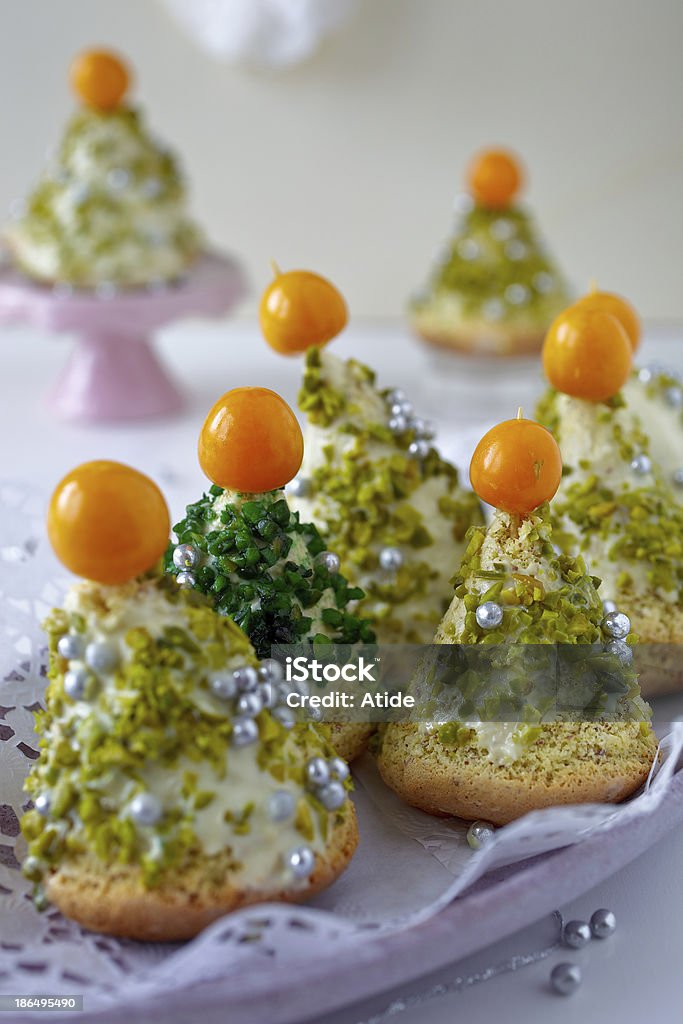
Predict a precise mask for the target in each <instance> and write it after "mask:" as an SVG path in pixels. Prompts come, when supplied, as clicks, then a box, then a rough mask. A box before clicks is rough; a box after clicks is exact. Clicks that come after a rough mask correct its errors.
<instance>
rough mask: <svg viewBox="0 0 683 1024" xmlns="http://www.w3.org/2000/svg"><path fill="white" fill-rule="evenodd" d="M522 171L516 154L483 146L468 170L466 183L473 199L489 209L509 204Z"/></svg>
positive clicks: (516, 188)
mask: <svg viewBox="0 0 683 1024" xmlns="http://www.w3.org/2000/svg"><path fill="white" fill-rule="evenodd" d="M523 181H524V171H523V170H522V165H521V164H520V162H519V160H518V159H517V157H515V156H514V154H512V153H510V152H508V151H507V150H504V149H485V150H483V151H482V152H481V153H478V154H477V155H476V156H475V157H474V159H473V160H472V162H471V163H470V165H469V167H468V169H467V184H468V187H469V190H470V194H471V195H472V198H473V199H474V200H475V202H477V203H480V204H481V205H482V206H487V207H489V208H490V209H492V210H502V209H504V208H505V207H506V206H509V205H510V203H511V202H512V200H513V199H514V198H515V196H516V195H517V194H518V193H519V191H520V189H521V187H522V184H523Z"/></svg>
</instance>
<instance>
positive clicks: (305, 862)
mask: <svg viewBox="0 0 683 1024" xmlns="http://www.w3.org/2000/svg"><path fill="white" fill-rule="evenodd" d="M286 861H287V867H288V868H289V870H290V871H291V872H292V874H293V875H294V877H295V878H308V876H309V875H310V874H312V872H313V869H314V867H315V854H314V853H313V850H311V848H310V846H297V847H296V848H295V849H294V850H290V852H289V853H288V854H287V858H286Z"/></svg>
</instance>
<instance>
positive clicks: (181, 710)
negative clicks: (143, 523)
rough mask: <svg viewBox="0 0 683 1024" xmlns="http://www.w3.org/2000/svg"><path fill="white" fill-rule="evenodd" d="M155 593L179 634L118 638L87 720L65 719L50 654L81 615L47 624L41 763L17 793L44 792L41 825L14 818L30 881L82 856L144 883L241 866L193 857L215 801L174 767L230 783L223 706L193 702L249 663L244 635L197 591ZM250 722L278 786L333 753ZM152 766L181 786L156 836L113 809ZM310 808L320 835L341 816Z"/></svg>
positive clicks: (60, 670)
mask: <svg viewBox="0 0 683 1024" xmlns="http://www.w3.org/2000/svg"><path fill="white" fill-rule="evenodd" d="M157 585H158V587H159V588H160V589H161V590H162V591H163V593H164V594H165V596H166V598H167V599H168V601H169V602H170V603H171V604H176V605H178V606H180V607H181V608H182V609H183V610H184V612H185V615H186V628H179V627H177V626H173V627H169V628H166V629H163V630H162V633H161V636H158V637H154V636H152V635H151V634H150V633H149V631H148V630H146V629H144V628H136V629H131V630H130V631H129V632H128V633H127V635H126V637H125V644H126V647H127V650H128V653H127V657H126V659H124V660H122V662H121V664H120V665H119V667H118V669H117V670H116V672H115V674H114V677H113V684H112V685H107V686H106V687H101V688H98V689H96V690H95V691H94V693H93V695H92V697H91V712H90V713H89V714H88V715H87V716H79V715H76V714H73V713H70V712H71V709H72V708H73V702H72V701H71V700H70V698H69V697H68V696H67V695H66V694H65V691H64V676H65V673H66V671H67V668H68V662H67V661H66V660H65V659H64V658H63V657H62V656H61V655H60V654H59V652H58V643H59V640H60V639H61V637H63V636H64V635H66V634H67V633H69V632H74V631H75V632H82V631H83V630H84V627H85V623H84V621H83V619H82V617H81V616H79V615H77V614H75V613H67V612H65V611H62V610H57V611H54V612H53V613H52V614H51V616H50V617H49V618H48V620H47V622H46V623H45V629H46V630H47V633H48V637H49V650H50V665H49V673H48V674H49V680H50V682H49V685H48V687H47V691H46V709H45V710H44V711H39V712H37V714H36V729H37V732H38V734H39V736H40V747H41V756H40V758H39V760H38V761H37V763H36V764H35V765H34V766H33V769H32V771H31V773H30V774H29V777H28V779H27V782H26V790H27V792H28V793H30V794H31V795H33V796H35V795H36V794H38V793H42V794H48V795H49V799H50V811H49V815H48V816H47V817H43V816H42V815H41V814H40V813H39V812H38V811H37V810H29V811H28V812H27V813H26V814H25V815H24V816H23V818H22V821H21V827H22V832H23V834H24V836H25V837H26V839H27V842H28V855H29V857H30V858H31V860H30V861H28V862H27V863H28V869H27V873H28V876H29V877H30V878H31V879H32V880H33V881H35V882H36V883H37V884H39V883H40V881H41V879H42V877H43V876H44V874H45V871H46V870H49V869H50V868H51V867H57V866H58V865H59V864H60V863H61V862H62V861H63V860H65V859H69V860H71V861H76V862H77V860H78V858H79V857H80V856H94V857H95V858H97V859H98V860H99V861H101V862H102V863H104V864H111V865H113V864H127V865H136V866H139V867H140V869H141V879H142V882H143V884H144V885H146V886H154V885H157V884H159V883H160V882H162V881H163V880H164V879H165V878H167V877H168V876H169V874H172V873H173V872H176V871H184V870H188V869H190V868H192V866H193V865H194V864H196V863H197V862H198V861H199V860H200V859H201V863H202V873H203V874H205V875H207V873H208V875H210V874H211V871H212V867H211V865H212V863H214V862H215V865H216V868H217V870H218V869H221V870H222V872H223V873H222V875H221V876H220V877H219V878H218V879H217V883H220V880H221V878H222V879H223V880H224V876H225V870H227V868H228V867H232V868H238V867H239V864H238V863H237V862H236V861H234V860H233V861H231V862H230V863H228V861H227V860H226V857H227V858H228V859H230V858H232V853H231V851H230V850H229V849H227V850H226V851H224V852H223V853H222V854H219V855H218V856H217V857H214V858H207V857H206V856H204V855H203V854H202V848H201V843H200V840H199V839H198V837H197V835H196V833H195V829H194V821H195V816H196V813H197V812H198V811H201V810H202V809H204V808H206V807H209V806H210V805H211V804H212V803H213V801H214V800H215V797H216V792H215V791H213V790H211V789H206V788H204V789H200V788H199V774H198V772H194V771H192V770H183V771H182V773H180V771H179V768H178V762H179V760H180V759H181V758H182V759H183V762H184V763H187V762H188V761H189V762H194V763H196V764H197V766H198V767H199V766H200V765H201V764H206V763H208V764H209V765H211V766H212V768H213V770H214V772H215V775H216V778H217V779H218V780H221V779H224V780H225V781H224V782H223V783H222V784H223V785H229V766H230V752H229V741H230V736H231V733H232V721H231V718H230V716H229V714H228V713H227V712H225V711H223V709H218V710H217V711H216V713H215V714H214V713H211V712H210V711H208V710H206V706H204V705H201V706H200V705H199V704H198V703H197V701H196V699H195V698H196V693H197V689H199V691H202V690H206V689H207V675H208V672H209V670H220V669H221V668H224V667H226V666H227V665H228V664H231V665H234V663H235V661H236V660H237V661H238V663H240V664H245V665H257V664H258V663H257V661H256V658H255V657H254V655H253V652H252V649H251V646H250V644H249V642H248V640H247V638H246V637H245V636H244V634H243V633H242V631H241V630H240V629H239V628H238V627H237V626H235V624H234V623H233V622H231V621H230V619H228V618H222V617H220V616H217V615H216V614H215V613H214V612H213V610H212V609H211V608H210V607H209V605H208V603H207V602H206V600H205V599H204V598H202V597H201V595H199V594H196V593H194V592H192V591H185V590H181V589H180V588H179V587H177V586H176V585H175V584H174V583H173V582H172V581H171V580H170V579H162V580H160V581H159V582H158V584H157ZM256 722H257V724H258V729H259V747H258V754H257V761H258V765H259V767H260V768H261V769H262V770H263V771H265V772H268V773H269V775H270V776H271V777H272V778H273V779H274V780H275V781H276V782H280V783H282V782H284V781H285V780H292V781H295V782H296V783H297V784H298V785H301V786H303V783H304V778H303V772H304V769H303V765H304V763H305V761H306V759H307V758H308V757H310V756H313V755H319V754H320V755H322V756H325V757H331V756H333V754H334V751H333V748H332V745H331V743H330V742H329V730H328V729H327V727H324V726H318V727H315V726H313V725H310V724H302V725H299V726H297V727H296V729H294V730H292V731H291V732H290V731H288V730H286V729H285V728H284V726H282V725H281V724H280V723H279V722H278V721H277V720H276V719H274V718H273V717H272V716H271V715H270V713H269V712H268V711H262V712H261V713H260V714H259V716H258V717H257V719H256ZM150 765H155V766H158V767H159V768H161V769H168V770H169V771H171V772H172V771H174V770H175V771H177V772H178V773H179V774H178V785H177V788H176V790H175V793H174V802H173V803H172V804H171V805H168V806H165V808H164V814H163V817H162V819H161V821H160V822H159V823H158V824H157V825H155V826H154V827H153V828H151V827H148V828H138V827H137V826H136V824H135V823H134V822H133V821H132V820H131V819H129V818H127V817H125V816H124V815H122V802H128V801H129V800H130V799H131V798H132V797H133V796H134V795H135V793H136V792H140V791H142V790H143V789H144V785H143V779H144V776H145V772H146V770H148V769H149V767H150ZM226 773H227V775H226ZM347 788H351V783H350V781H349V782H347ZM124 793H125V795H124ZM310 806H311V811H312V813H314V814H316V815H317V816H318V819H319V828H320V832H321V835H325V834H326V833H327V829H328V828H329V826H330V823H331V822H332V821H337V820H338V819H341V818H343V816H344V814H345V813H346V812H347V808H346V805H344V806H342V808H340V810H338V811H336V812H335V813H334V814H329V813H328V812H327V811H325V809H324V808H323V807H322V805H321V804H319V802H318V801H316V800H315V798H314V797H312V796H311V797H310ZM253 809H254V808H253V806H250V805H249V803H247V804H246V805H245V806H244V807H243V808H242V809H241V811H238V812H234V813H233V814H232V815H230V816H229V819H228V818H226V819H224V820H225V821H226V824H230V825H232V830H233V832H234V833H235V835H242V834H245V833H246V832H248V831H249V829H250V818H251V814H252V811H253ZM323 819H324V820H323ZM34 858H35V860H34ZM208 875H207V877H208Z"/></svg>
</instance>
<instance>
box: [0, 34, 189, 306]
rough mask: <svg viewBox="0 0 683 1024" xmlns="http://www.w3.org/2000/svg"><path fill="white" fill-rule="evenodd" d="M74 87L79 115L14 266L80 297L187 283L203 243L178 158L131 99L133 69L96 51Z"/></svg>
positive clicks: (35, 195) (25, 227) (48, 173)
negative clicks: (81, 293)
mask: <svg viewBox="0 0 683 1024" xmlns="http://www.w3.org/2000/svg"><path fill="white" fill-rule="evenodd" d="M70 80H71V85H72V87H73V89H74V92H75V93H76V95H77V97H78V99H79V102H80V106H79V109H78V110H77V111H76V112H75V113H74V114H73V116H72V117H71V118H70V120H69V122H68V123H67V126H66V129H65V131H64V135H63V137H62V140H61V143H60V144H59V146H58V148H57V151H56V153H55V156H54V158H53V159H52V160H51V161H50V163H49V165H48V166H47V167H46V169H45V170H44V172H43V174H42V177H41V178H40V181H39V182H38V184H37V186H36V187H35V189H34V190H33V191H32V192H31V193H30V195H29V196H28V198H27V200H26V203H25V208H24V210H23V212H22V213H21V215H20V216H19V217H18V219H16V220H15V221H14V222H12V223H11V224H10V225H9V226H8V227H7V228H6V229H5V232H4V237H5V242H6V244H7V246H8V248H9V250H10V253H11V256H12V259H13V261H14V263H15V264H16V266H17V267H18V268H19V269H20V270H21V271H23V272H24V273H25V274H26V275H28V276H29V277H31V278H33V279H35V280H36V281H40V282H45V283H49V284H64V285H71V286H74V287H76V288H87V289H91V288H95V289H98V288H101V289H103V290H106V289H113V288H131V287H139V286H144V285H154V284H157V283H159V284H163V283H165V282H169V281H172V280H174V279H176V278H179V277H180V276H182V274H183V273H184V272H185V271H186V270H187V268H188V267H189V266H190V264H191V263H192V262H193V260H194V259H195V258H196V256H197V254H198V251H199V241H200V235H199V232H198V230H197V228H196V226H195V225H194V224H193V222H192V221H191V220H190V218H189V217H188V215H187V212H186V194H185V186H184V183H183V179H182V176H181V173H180V169H179V166H178V163H177V161H176V159H175V157H174V156H173V154H172V153H171V152H170V151H169V150H168V149H167V148H166V147H165V146H164V145H163V144H161V143H159V142H158V141H157V140H156V139H155V138H154V137H153V136H152V135H151V134H150V132H149V130H148V129H147V126H146V124H145V121H144V117H143V114H142V112H141V110H140V109H139V108H137V107H136V106H134V105H132V104H130V103H129V102H128V100H127V93H128V89H129V85H130V80H131V75H130V71H129V69H128V67H127V66H126V64H125V63H124V61H122V60H121V58H119V57H118V56H116V55H115V54H114V53H110V52H108V51H104V50H88V51H84V52H83V53H81V54H79V55H78V56H77V57H76V58H75V60H74V61H73V63H72V65H71V71H70Z"/></svg>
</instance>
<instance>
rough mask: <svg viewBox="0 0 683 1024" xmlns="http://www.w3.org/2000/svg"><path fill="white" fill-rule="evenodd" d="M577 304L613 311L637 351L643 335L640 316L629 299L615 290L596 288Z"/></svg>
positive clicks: (632, 346)
mask: <svg viewBox="0 0 683 1024" xmlns="http://www.w3.org/2000/svg"><path fill="white" fill-rule="evenodd" d="M576 305H577V306H580V307H581V308H582V309H601V310H602V311H603V313H611V314H612V316H614V317H616V318H617V320H618V321H619V323H620V324H621V326H622V327H623V328H624V330H625V331H626V333H627V335H628V340H629V341H630V342H631V348H632V349H633V351H634V352H636V351H637V349H638V346H639V345H640V335H641V325H640V317H639V316H638V314H637V313H636V311H635V309H634V307H633V306H632V305H631V303H630V302H629V301H628V300H627V299H624V298H623V297H622V296H621V295H616V294H615V293H614V292H600V291H598V290H597V289H594V290H593V291H591V292H589V293H588V295H584V296H583V298H582V299H579V301H578V302H577V303H576Z"/></svg>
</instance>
